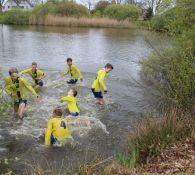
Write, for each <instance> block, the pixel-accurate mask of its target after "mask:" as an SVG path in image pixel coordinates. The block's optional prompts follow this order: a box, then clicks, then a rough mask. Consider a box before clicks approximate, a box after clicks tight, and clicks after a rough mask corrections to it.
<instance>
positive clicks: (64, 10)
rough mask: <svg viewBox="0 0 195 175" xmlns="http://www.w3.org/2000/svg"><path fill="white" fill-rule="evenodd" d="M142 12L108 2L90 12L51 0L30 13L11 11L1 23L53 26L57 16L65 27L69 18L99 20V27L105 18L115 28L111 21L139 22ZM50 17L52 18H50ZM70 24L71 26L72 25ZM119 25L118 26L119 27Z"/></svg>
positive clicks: (0, 20) (101, 3)
mask: <svg viewBox="0 0 195 175" xmlns="http://www.w3.org/2000/svg"><path fill="white" fill-rule="evenodd" d="M140 12H141V10H140V9H139V8H138V7H137V6H135V5H116V4H110V3H107V2H106V1H105V2H104V1H100V2H99V3H98V4H97V5H96V7H95V9H94V10H92V11H91V12H89V11H88V9H87V8H86V7H85V6H83V5H80V4H77V3H75V2H72V1H56V0H50V1H48V2H47V3H45V4H42V5H37V6H36V7H35V8H33V9H32V10H28V11H27V10H19V9H14V10H10V11H8V12H6V13H4V14H2V15H0V23H4V24H18V25H22V24H40V25H41V24H43V25H44V24H45V25H46V23H49V24H51V23H53V25H55V23H56V22H55V21H49V20H52V19H54V18H51V16H55V20H57V18H56V16H58V17H59V19H60V21H61V25H63V23H64V25H65V24H66V23H67V22H66V20H67V18H86V19H97V21H95V20H93V21H92V22H93V23H96V22H97V25H98V24H99V23H102V21H100V19H102V18H104V19H107V21H105V20H104V23H108V27H113V26H112V25H111V24H110V23H109V22H108V21H109V19H112V20H116V21H120V22H121V21H124V20H126V21H128V22H130V21H133V20H137V19H138V18H139V16H140ZM48 16H50V18H48ZM62 17H63V18H62ZM63 20H64V21H63ZM83 22H85V20H83ZM115 23H116V22H115ZM69 24H70V25H71V23H69ZM118 24H119V23H118ZM118 24H117V26H119V25H118ZM103 27H106V25H105V24H104V25H103Z"/></svg>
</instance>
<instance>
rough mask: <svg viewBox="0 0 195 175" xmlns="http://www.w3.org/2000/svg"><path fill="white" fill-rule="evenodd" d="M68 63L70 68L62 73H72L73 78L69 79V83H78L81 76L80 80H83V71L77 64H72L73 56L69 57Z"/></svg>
mask: <svg viewBox="0 0 195 175" xmlns="http://www.w3.org/2000/svg"><path fill="white" fill-rule="evenodd" d="M66 61H67V65H68V69H67V71H66V72H65V73H63V74H62V75H63V76H65V75H68V74H69V75H70V76H71V79H70V80H68V81H67V83H68V84H76V82H77V81H78V79H79V77H80V80H81V81H83V75H82V73H81V71H80V70H79V69H78V68H77V67H76V66H75V65H72V58H67V60H66Z"/></svg>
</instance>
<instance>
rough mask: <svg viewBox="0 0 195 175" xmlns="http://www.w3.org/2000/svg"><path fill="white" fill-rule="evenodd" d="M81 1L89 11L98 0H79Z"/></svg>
mask: <svg viewBox="0 0 195 175" xmlns="http://www.w3.org/2000/svg"><path fill="white" fill-rule="evenodd" d="M81 2H82V3H83V4H84V5H85V6H86V7H87V8H88V10H89V11H91V10H92V8H93V7H94V6H95V4H96V3H97V2H98V0H81Z"/></svg>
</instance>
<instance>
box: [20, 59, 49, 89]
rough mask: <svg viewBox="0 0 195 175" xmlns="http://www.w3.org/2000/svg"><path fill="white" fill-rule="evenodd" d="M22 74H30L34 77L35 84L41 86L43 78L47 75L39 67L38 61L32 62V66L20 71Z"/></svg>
mask: <svg viewBox="0 0 195 175" xmlns="http://www.w3.org/2000/svg"><path fill="white" fill-rule="evenodd" d="M20 74H21V75H22V74H27V75H29V76H30V77H31V78H32V79H33V81H34V83H35V86H41V87H42V86H43V79H44V78H45V77H46V75H45V74H44V72H42V71H41V70H39V69H38V68H37V63H36V62H32V65H31V68H29V69H25V70H23V71H22V72H20Z"/></svg>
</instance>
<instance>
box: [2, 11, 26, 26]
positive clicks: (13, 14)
mask: <svg viewBox="0 0 195 175" xmlns="http://www.w3.org/2000/svg"><path fill="white" fill-rule="evenodd" d="M29 16H30V12H29V11H24V10H19V9H14V10H10V11H8V12H6V13H5V14H4V17H3V23H5V24H17V25H24V24H28V23H29Z"/></svg>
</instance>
